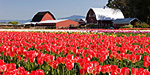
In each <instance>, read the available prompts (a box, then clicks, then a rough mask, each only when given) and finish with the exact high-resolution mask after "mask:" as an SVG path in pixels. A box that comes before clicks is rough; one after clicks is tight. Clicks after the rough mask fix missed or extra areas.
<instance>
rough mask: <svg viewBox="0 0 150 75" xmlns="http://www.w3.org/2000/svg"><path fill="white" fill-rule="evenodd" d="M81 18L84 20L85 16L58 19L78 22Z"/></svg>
mask: <svg viewBox="0 0 150 75" xmlns="http://www.w3.org/2000/svg"><path fill="white" fill-rule="evenodd" d="M81 18H85V16H80V15H72V16H70V17H64V18H59V19H69V20H74V21H78V20H80V19H81Z"/></svg>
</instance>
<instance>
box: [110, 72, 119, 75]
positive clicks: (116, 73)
mask: <svg viewBox="0 0 150 75" xmlns="http://www.w3.org/2000/svg"><path fill="white" fill-rule="evenodd" d="M110 75H118V72H117V71H112V72H111V74H110Z"/></svg>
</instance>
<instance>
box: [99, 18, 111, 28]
mask: <svg viewBox="0 0 150 75" xmlns="http://www.w3.org/2000/svg"><path fill="white" fill-rule="evenodd" d="M98 25H100V27H101V28H107V27H113V22H112V20H99V21H98Z"/></svg>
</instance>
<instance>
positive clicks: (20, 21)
mask: <svg viewBox="0 0 150 75" xmlns="http://www.w3.org/2000/svg"><path fill="white" fill-rule="evenodd" d="M9 21H18V22H19V23H21V24H23V23H26V22H30V21H31V20H30V19H29V20H0V22H6V23H8V22H9Z"/></svg>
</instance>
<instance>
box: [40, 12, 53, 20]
mask: <svg viewBox="0 0 150 75" xmlns="http://www.w3.org/2000/svg"><path fill="white" fill-rule="evenodd" d="M46 20H54V18H53V17H52V15H50V14H49V13H46V14H45V15H44V16H43V18H42V20H41V21H46Z"/></svg>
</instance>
